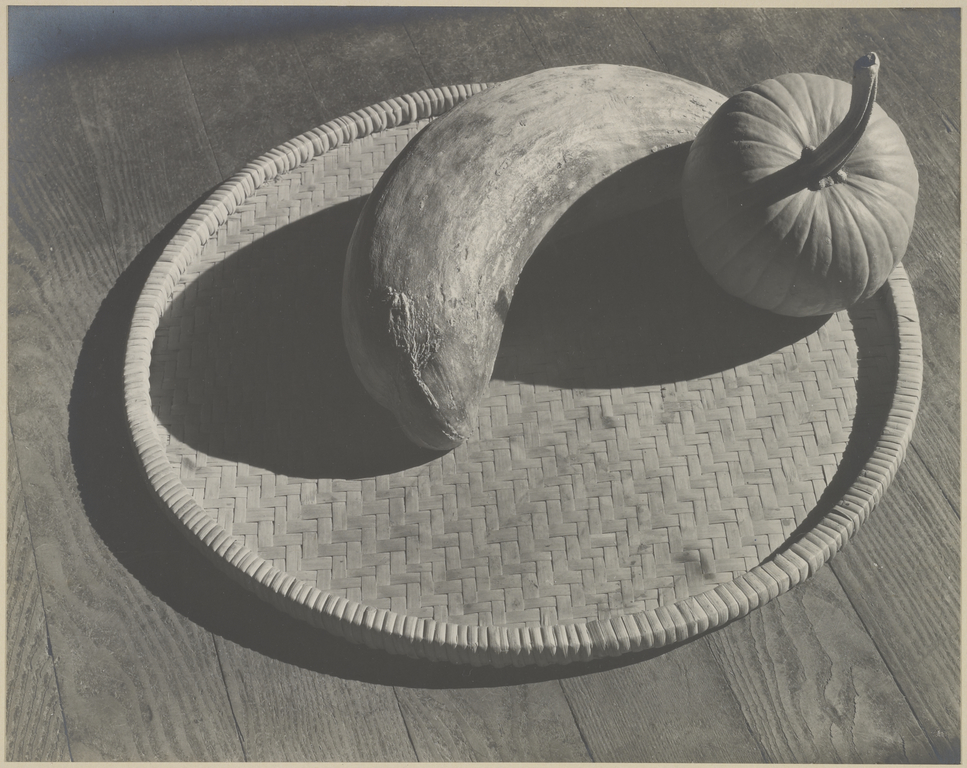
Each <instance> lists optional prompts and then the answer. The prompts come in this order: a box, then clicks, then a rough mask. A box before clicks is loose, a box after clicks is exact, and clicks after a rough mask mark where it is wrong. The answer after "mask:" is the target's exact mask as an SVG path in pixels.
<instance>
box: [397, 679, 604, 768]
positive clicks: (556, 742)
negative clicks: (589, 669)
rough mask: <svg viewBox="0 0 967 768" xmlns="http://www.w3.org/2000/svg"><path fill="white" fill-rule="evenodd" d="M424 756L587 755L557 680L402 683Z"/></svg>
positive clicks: (531, 758)
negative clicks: (451, 685)
mask: <svg viewBox="0 0 967 768" xmlns="http://www.w3.org/2000/svg"><path fill="white" fill-rule="evenodd" d="M397 696H399V701H400V708H401V710H402V712H403V716H404V717H405V718H406V722H407V725H408V727H409V731H410V737H411V738H412V740H413V746H414V748H415V749H416V754H417V757H418V759H419V760H420V761H421V762H426V761H431V762H470V761H474V762H476V761H510V762H547V761H553V762H571V761H582V762H583V761H587V760H588V759H589V757H590V756H589V754H588V750H587V749H586V748H585V746H584V742H583V741H582V739H581V734H580V732H579V731H578V729H577V727H576V726H575V724H574V718H573V716H572V715H571V711H570V708H569V707H568V704H567V701H566V699H565V698H564V696H562V695H561V686H560V683H559V682H557V681H553V680H552V681H547V682H543V683H529V684H525V685H513V686H510V687H508V688H474V689H464V690H433V689H427V688H416V689H413V688H399V689H397Z"/></svg>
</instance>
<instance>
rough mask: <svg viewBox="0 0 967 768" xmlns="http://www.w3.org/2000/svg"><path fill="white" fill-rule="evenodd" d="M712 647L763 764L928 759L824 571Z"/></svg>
mask: <svg viewBox="0 0 967 768" xmlns="http://www.w3.org/2000/svg"><path fill="white" fill-rule="evenodd" d="M842 557H843V558H844V559H848V556H847V555H846V554H844V555H842ZM711 645H712V648H713V651H714V653H715V656H716V658H718V659H719V661H720V663H721V664H722V666H723V668H724V669H725V670H726V674H727V676H728V679H729V680H730V681H731V686H732V690H733V691H735V695H736V697H737V698H738V700H739V703H740V706H741V707H742V711H743V712H744V713H745V717H746V719H747V720H748V721H749V730H750V731H751V732H752V733H754V734H756V737H757V741H758V742H759V743H760V745H761V748H762V752H763V757H764V759H765V760H767V761H768V762H777V763H788V762H792V763H922V762H931V761H932V760H933V759H934V754H933V750H932V749H931V747H930V743H929V742H928V740H927V737H926V735H925V734H924V732H923V730H922V729H921V727H920V724H919V723H918V721H917V719H916V718H915V717H914V715H913V712H912V711H911V709H910V707H909V705H908V704H907V701H906V699H905V698H904V696H903V693H902V692H901V691H900V689H899V688H898V687H897V684H896V682H895V681H894V679H893V678H892V677H891V675H890V672H889V670H888V669H887V668H886V665H885V664H884V661H883V659H882V658H881V657H880V653H879V650H878V649H877V647H876V646H875V645H874V643H873V642H872V641H871V639H870V637H869V636H868V635H867V634H866V630H865V628H864V626H863V624H862V622H861V621H860V619H859V618H858V617H857V615H856V612H855V611H854V610H853V607H852V606H851V605H850V603H849V600H848V599H847V598H846V596H845V595H844V593H843V590H842V588H841V587H840V584H839V582H837V580H836V577H835V575H834V574H833V572H832V571H831V570H829V569H823V570H821V571H820V572H819V573H818V574H816V575H815V576H813V577H812V578H811V579H810V582H809V585H808V589H806V588H796V589H793V590H792V591H791V592H789V593H788V594H785V595H782V596H780V597H779V598H778V599H777V600H774V601H772V602H771V603H769V604H767V605H765V606H763V607H761V608H760V609H758V610H756V611H754V612H753V613H751V614H750V615H749V616H747V617H745V618H744V619H743V620H741V621H737V622H735V623H734V624H732V625H730V626H729V627H727V628H726V629H725V630H723V631H721V632H716V633H715V634H713V635H712V636H711Z"/></svg>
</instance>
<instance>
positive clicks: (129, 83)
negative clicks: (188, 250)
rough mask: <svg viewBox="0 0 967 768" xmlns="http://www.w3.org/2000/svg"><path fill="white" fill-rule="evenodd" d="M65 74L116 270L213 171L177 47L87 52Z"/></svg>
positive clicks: (205, 185)
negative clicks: (118, 52) (95, 55)
mask: <svg viewBox="0 0 967 768" xmlns="http://www.w3.org/2000/svg"><path fill="white" fill-rule="evenodd" d="M68 78H69V81H70V86H71V96H72V98H73V101H74V103H75V104H76V106H77V111H78V113H79V115H80V122H81V126H82V127H83V131H84V138H85V139H86V142H87V146H89V147H90V150H91V155H92V157H91V161H92V165H93V169H94V173H95V179H96V182H97V189H98V192H99V196H100V201H101V204H102V206H103V210H104V219H105V224H106V226H107V231H108V232H109V233H110V235H111V245H112V246H113V248H114V251H115V252H116V253H117V258H118V262H119V266H120V268H121V269H123V268H125V267H126V266H127V265H128V264H130V263H131V261H132V260H133V259H134V257H135V256H136V255H137V254H138V253H139V252H140V251H141V250H142V249H143V248H144V247H145V246H146V245H147V244H148V242H149V241H150V240H151V238H152V237H153V236H154V235H155V234H156V233H157V232H158V231H160V230H161V229H163V228H164V227H165V225H167V224H168V223H169V222H170V221H171V220H172V219H173V218H174V217H175V216H176V215H178V214H180V213H182V211H184V210H185V209H186V208H187V207H188V206H189V205H190V204H191V203H192V202H193V201H195V200H197V199H198V198H199V196H201V195H202V193H204V192H205V191H206V190H208V189H210V188H211V187H213V186H214V185H216V184H217V183H218V182H220V181H221V177H220V176H219V173H218V167H217V165H216V164H215V158H214V156H213V155H212V150H211V147H210V146H209V144H208V140H207V137H206V136H205V132H204V126H203V125H202V124H201V118H200V117H199V115H198V110H197V108H196V107H195V104H194V100H193V99H192V95H191V91H190V89H189V86H188V79H187V77H186V75H185V71H184V67H183V66H182V63H181V57H180V56H179V55H178V52H177V51H175V50H164V51H157V52H156V51H151V52H149V53H145V54H143V55H140V56H126V57H100V58H97V59H93V60H90V59H88V60H85V61H83V62H80V63H78V64H75V65H73V66H71V67H70V68H69V69H68Z"/></svg>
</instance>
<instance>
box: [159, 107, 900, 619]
mask: <svg viewBox="0 0 967 768" xmlns="http://www.w3.org/2000/svg"><path fill="white" fill-rule="evenodd" d="M424 124H425V121H421V122H419V123H416V124H413V125H410V126H406V127H405V128H398V129H395V130H393V131H386V132H384V133H377V134H375V135H372V136H368V137H365V138H362V139H359V140H357V141H355V142H353V143H352V144H351V145H346V146H342V147H339V148H338V149H337V150H335V151H332V152H329V153H326V154H323V155H321V156H320V157H318V158H316V159H314V160H311V161H310V162H308V163H306V164H305V165H304V166H301V167H299V168H297V169H296V170H295V171H292V172H290V173H288V174H285V175H284V176H281V177H279V178H278V179H276V180H275V181H274V182H273V183H272V184H271V185H266V186H265V188H264V189H259V190H257V191H256V193H255V194H254V195H253V196H252V197H251V198H250V199H248V200H246V201H245V202H244V203H243V204H241V205H239V207H238V209H237V210H236V211H235V212H234V213H233V214H232V215H231V216H230V217H229V220H228V222H227V223H226V225H225V226H222V227H221V228H220V229H219V231H218V233H217V237H213V238H212V239H211V240H209V242H208V243H207V244H206V246H205V247H204V249H203V252H202V256H201V258H199V259H196V260H195V261H194V262H193V263H192V264H191V266H190V269H189V271H188V272H186V273H185V274H183V275H182V276H181V278H180V282H179V284H178V285H177V287H176V289H175V292H174V295H173V297H172V301H171V304H170V305H169V307H168V308H167V310H166V312H165V314H164V316H163V318H162V322H161V326H160V327H159V329H158V331H157V334H156V337H155V343H154V350H153V353H152V358H151V359H152V362H151V395H152V405H153V410H154V412H155V414H156V416H157V418H158V422H159V430H160V431H161V433H162V435H163V436H164V440H165V442H166V444H167V451H168V457H169V460H170V462H171V463H172V465H173V466H174V467H176V468H177V469H178V471H179V472H180V477H181V481H182V482H183V484H184V485H185V486H186V487H187V488H189V489H191V490H192V493H193V494H194V496H195V498H196V500H197V501H198V503H199V504H201V505H202V506H203V507H204V509H205V510H206V511H207V512H208V513H210V514H211V516H212V517H213V518H215V519H216V520H217V521H218V523H219V524H220V525H221V526H223V527H224V528H225V529H226V530H227V531H229V532H230V533H231V535H232V536H234V537H236V539H237V540H238V541H239V542H241V543H243V544H244V545H245V546H247V547H249V548H250V549H251V550H253V551H255V552H257V553H258V554H259V555H261V556H262V557H264V558H266V559H268V560H270V561H271V562H272V563H273V564H274V565H276V566H277V567H278V568H280V569H282V570H284V571H286V572H288V573H290V574H292V575H294V576H296V577H297V578H299V579H301V580H303V581H305V582H308V583H309V584H312V585H315V586H317V587H318V588H319V589H321V590H324V591H327V592H331V593H334V594H336V595H340V596H343V597H346V598H348V599H350V600H354V601H359V602H362V603H364V604H367V605H372V606H375V607H379V608H386V609H390V610H392V611H395V612H398V613H400V614H405V615H413V616H418V617H424V618H432V619H434V620H437V621H446V622H451V623H457V624H461V623H463V624H469V625H478V626H485V625H499V626H518V627H524V626H537V625H550V624H559V623H569V622H579V623H580V622H586V621H589V620H593V619H607V618H612V617H616V616H620V615H623V614H627V613H631V612H635V611H640V610H643V609H653V608H655V607H657V606H659V605H664V604H669V603H672V602H675V601H678V600H681V599H683V598H685V597H688V596H690V595H691V596H694V595H697V594H701V593H702V592H705V591H708V590H711V589H714V587H715V586H716V585H718V584H720V583H724V582H729V581H731V580H733V579H734V578H735V577H736V576H737V575H739V574H742V573H745V572H747V571H748V570H750V569H751V568H752V567H753V566H755V565H757V564H759V563H761V562H762V561H763V560H764V559H765V558H766V557H767V556H768V555H769V554H770V553H772V552H774V551H775V550H776V549H777V548H778V547H780V545H782V544H783V542H785V541H786V540H787V538H788V537H789V535H790V534H791V533H792V532H793V531H794V530H795V529H796V527H797V526H798V525H799V524H800V523H802V522H803V520H804V519H805V518H806V516H807V514H808V513H809V512H810V511H811V510H812V509H813V508H814V507H815V506H816V505H817V502H818V501H819V499H820V497H821V496H822V495H823V493H824V491H825V489H826V488H827V486H828V485H829V483H830V481H831V479H832V477H833V475H834V474H835V472H836V470H837V466H838V465H839V463H840V460H841V457H842V454H843V451H844V449H845V447H846V444H847V441H848V439H849V436H850V433H851V430H852V429H853V419H854V414H855V410H856V399H857V398H856V380H857V370H858V367H857V366H858V363H857V344H856V340H855V338H854V328H853V324H854V322H870V323H872V324H874V325H875V324H878V323H883V324H885V325H886V327H889V320H888V319H883V318H877V317H870V318H867V319H864V318H863V313H864V312H867V313H874V314H875V313H877V312H883V311H884V310H882V309H878V305H874V304H871V305H870V306H869V307H868V308H862V309H860V310H857V311H855V312H853V313H852V316H851V315H849V314H847V313H845V312H844V313H840V314H838V315H836V316H834V317H832V318H830V319H829V320H828V321H826V322H825V323H824V324H822V325H819V327H817V328H815V329H813V330H812V331H811V332H810V333H809V334H807V335H805V336H804V337H803V338H799V339H796V340H792V341H791V342H790V343H788V344H786V345H785V346H782V348H780V349H777V350H774V351H770V352H769V353H768V354H764V355H762V356H760V357H758V358H757V359H754V360H751V361H742V362H736V364H735V365H732V366H730V367H727V368H724V369H722V370H715V371H711V372H704V373H703V374H702V375H698V376H694V377H691V378H685V379H683V380H673V381H655V382H651V383H649V382H647V381H645V378H644V377H642V376H639V377H638V378H639V379H640V380H641V381H644V383H635V377H636V372H638V373H640V372H641V371H642V370H643V368H642V365H643V363H642V362H641V361H642V360H646V361H647V360H648V359H649V357H648V356H649V355H651V356H652V358H651V359H657V358H659V357H661V355H662V354H665V356H666V358H667V357H668V351H667V349H666V350H665V351H664V352H663V351H662V349H660V348H659V347H660V344H659V345H658V346H656V347H655V349H653V350H651V352H649V350H647V349H637V348H635V347H634V346H633V345H635V344H639V345H640V344H641V343H642V342H641V339H642V334H641V333H640V332H638V331H636V327H637V326H636V323H635V322H634V318H631V319H628V320H627V322H624V323H623V324H619V325H618V326H614V327H612V330H611V331H610V332H605V333H603V332H602V330H601V328H600V327H597V328H595V327H593V324H591V323H584V324H583V325H582V323H576V324H574V325H573V326H568V331H567V337H566V339H565V340H563V341H562V340H561V335H560V333H559V332H558V333H557V335H555V329H554V328H553V327H551V328H545V329H543V330H542V327H540V326H539V324H538V326H533V327H532V326H529V325H528V324H527V323H526V322H524V321H521V322H519V323H518V324H517V327H518V329H519V330H518V332H516V333H511V332H510V329H511V325H512V324H513V323H512V320H513V317H512V318H511V320H509V323H510V325H509V326H508V328H509V331H508V333H507V334H506V335H505V338H504V341H503V347H502V350H501V359H500V361H498V370H497V373H498V375H499V376H501V377H502V378H497V377H496V376H495V378H494V380H493V381H492V382H491V386H490V390H489V394H488V397H487V398H486V400H485V402H484V403H483V406H482V408H481V412H480V419H479V434H478V435H477V437H476V438H474V439H473V440H471V441H469V442H468V443H466V444H464V445H461V446H460V447H459V448H457V449H456V450H454V451H453V452H451V453H448V454H445V455H442V456H438V455H423V454H413V455H411V456H410V457H409V459H407V454H406V453H405V451H403V452H402V453H401V454H400V456H401V457H403V458H401V459H400V462H398V463H397V464H393V465H391V464H387V463H386V462H385V461H383V460H382V459H381V460H380V461H381V462H382V463H379V462H375V460H374V463H373V464H372V465H371V466H372V467H373V468H374V470H375V471H374V472H373V474H372V475H370V476H367V475H366V474H365V473H362V476H354V477H351V475H352V474H353V473H350V472H342V473H340V472H336V471H332V472H325V471H324V469H325V467H324V466H322V464H319V467H320V469H319V471H318V472H315V471H314V470H313V471H309V470H310V469H311V468H313V467H314V466H315V465H314V464H313V460H312V456H313V451H314V450H317V448H318V446H326V440H327V431H326V427H325V422H324V421H320V422H319V424H318V428H317V426H316V425H315V424H314V423H312V418H313V417H312V409H311V407H309V406H306V407H302V404H309V405H311V403H312V397H313V395H312V394H311V393H312V392H313V391H314V388H316V387H317V385H318V382H322V381H329V382H331V381H332V380H333V377H335V376H337V373H336V372H334V371H335V369H336V363H334V362H333V361H334V360H338V361H339V365H341V366H343V367H345V366H346V365H347V363H346V362H345V360H344V359H343V358H341V357H340V354H341V352H342V350H341V348H340V347H339V346H338V345H339V344H341V328H340V327H339V325H338V317H339V315H338V306H337V307H336V308H335V310H334V311H332V308H331V307H329V308H327V306H326V303H327V302H328V304H332V303H333V302H338V295H339V293H338V281H339V279H340V276H341V271H340V270H341V263H340V262H339V261H338V256H339V254H340V253H341V248H343V247H344V245H345V241H346V239H347V238H348V232H349V231H350V230H351V221H352V216H353V214H354V212H356V211H357V210H358V209H356V208H352V207H351V206H352V201H355V200H357V199H358V198H360V197H361V196H363V195H365V194H366V193H368V192H369V191H370V190H371V189H372V186H373V184H374V183H375V181H376V180H377V179H378V177H379V175H380V173H381V171H382V169H384V168H385V167H386V166H387V164H388V163H389V161H390V160H391V159H392V157H393V156H395V154H396V153H397V152H398V151H399V150H400V149H401V148H402V146H403V145H404V144H405V143H406V141H408V140H409V139H410V138H411V137H412V136H413V135H414V134H415V133H416V131H418V130H419V129H420V128H421V127H422V126H423V125H424ZM340 204H345V205H343V206H342V209H340V208H339V207H338V206H340ZM346 206H350V207H348V208H347V207H346ZM330 210H334V211H336V213H333V214H332V215H333V216H334V218H333V219H332V221H330V220H324V219H318V221H317V222H316V223H317V224H318V226H316V227H313V226H311V225H312V222H313V220H314V219H315V218H316V216H313V219H310V218H307V217H309V216H310V215H325V213H326V211H330ZM339 210H343V211H344V213H343V214H340V216H341V217H342V218H339V217H338V216H337V213H338V211H339ZM303 219H304V220H305V221H304V225H305V230H304V231H303V232H302V234H300V235H299V236H298V238H296V237H295V236H288V235H285V232H286V230H285V229H284V228H286V225H291V224H294V223H295V222H297V221H298V220H303ZM347 222H348V224H347ZM326 226H331V227H334V228H337V229H339V233H338V235H332V238H333V241H332V243H330V245H331V250H332V252H333V254H334V255H332V256H327V257H324V258H328V259H329V262H327V264H322V263H321V261H320V259H321V258H323V257H319V256H318V255H317V251H318V252H319V253H321V252H323V251H324V250H325V245H326V244H325V240H326V237H327V234H326V232H327V230H326V228H325V227H326ZM317 240H318V241H319V242H316V241H317ZM256 245H258V246H259V250H257V251H253V248H254V247H255V246H256ZM293 248H301V249H302V250H301V251H299V253H294V252H293ZM314 259H315V261H314ZM281 266H285V267H286V269H287V270H288V274H287V276H286V277H285V279H284V280H282V281H280V280H279V279H278V278H277V275H276V273H277V271H278V270H280V269H281ZM290 267H291V268H292V269H289V268H290ZM323 281H325V284H323ZM334 285H335V287H333V286H334ZM572 290H573V287H572ZM260 291H261V292H262V293H261V294H260V293H259V292H260ZM273 291H274V292H275V293H273ZM266 292H268V293H269V294H270V300H266V301H262V303H258V302H255V301H249V299H251V298H252V297H255V296H258V295H263V294H265V293H266ZM519 295H520V294H518V296H519ZM272 297H274V298H272ZM609 311H610V312H611V313H612V315H613V314H614V313H615V312H618V313H620V312H621V311H624V310H622V308H621V307H619V308H618V309H614V308H611V309H609ZM627 311H628V312H637V311H638V310H637V309H636V308H635V307H634V306H633V305H632V304H630V303H629V305H628V310H627ZM290 312H297V313H298V312H301V313H307V312H309V313H312V312H315V314H309V315H305V314H303V315H300V317H312V318H314V322H316V323H317V325H316V326H314V330H315V331H318V334H317V336H316V337H315V338H317V339H320V342H319V345H318V346H314V344H315V339H314V338H313V337H312V335H311V334H310V335H307V337H306V338H299V337H298V332H297V330H293V327H294V326H295V325H297V324H295V323H294V324H293V325H292V326H290V325H286V322H285V321H283V320H280V319H279V318H280V316H284V315H286V314H287V313H290ZM562 317H563V315H562ZM609 317H610V315H609ZM619 319H620V318H619ZM327 323H329V325H328V326H327V325H326V324H327ZM532 325H533V324H532ZM582 327H584V328H586V332H584V331H582V330H581V329H582ZM535 328H536V330H535ZM558 331H559V329H558ZM545 332H546V334H547V335H546V338H541V337H540V334H541V333H545ZM582 333H584V338H580V336H581V334H582ZM535 334H536V336H535ZM326 335H328V336H329V337H330V338H328V340H327V341H323V340H322V337H324V336H326ZM334 339H336V341H334ZM629 345H632V346H631V347H629ZM629 348H631V349H633V350H634V352H633V354H632V353H629V352H628V351H627V350H628V349H629ZM325 349H328V350H329V353H328V354H326V355H323V354H322V350H325ZM317 356H321V357H323V358H324V359H321V360H318V361H315V358H316V357H317ZM290 359H301V362H299V363H286V362H285V361H286V360H290ZM280 361H282V362H280ZM578 362H579V363H580V366H582V369H583V370H585V371H588V372H590V373H587V374H582V373H581V371H580V370H578V371H577V372H575V371H574V370H573V365H572V363H573V364H574V365H576V364H577V363H578ZM280 365H281V366H282V370H280ZM286 365H290V366H291V367H289V368H286ZM300 366H302V367H300ZM568 366H571V367H570V368H569V367H568ZM565 369H567V371H568V372H567V373H566V374H565V373H560V374H558V373H556V372H560V371H563V370H565ZM609 371H610V372H611V374H613V375H612V380H613V381H615V382H618V385H616V386H601V387H595V386H588V384H589V383H590V384H594V383H596V382H598V381H599V380H606V379H607V378H608V376H607V375H606V374H608V372H609ZM602 372H603V373H602ZM340 381H342V382H343V383H342V384H340V385H339V386H341V387H343V388H344V389H345V391H347V392H349V390H350V389H351V388H352V387H353V386H354V382H353V380H352V379H351V378H350V377H348V376H346V377H344V378H343V379H341V380H340ZM335 386H336V385H333V384H331V385H330V389H329V390H327V391H326V396H327V397H329V398H330V399H331V398H333V397H338V396H339V392H340V390H339V389H334V387H335ZM307 393H308V394H307ZM347 398H349V395H347ZM349 399H350V400H351V402H353V403H359V402H362V400H361V399H360V396H359V394H358V392H357V393H355V394H352V397H351V398H349ZM294 402H295V403H297V404H299V407H292V408H289V409H288V410H287V409H286V403H294ZM327 407H328V408H329V410H328V411H327V413H330V414H331V415H332V418H333V419H337V418H342V417H343V415H344V414H341V413H340V406H339V403H336V404H335V406H334V405H333V403H332V402H328V404H327ZM348 407H349V406H347V408H348ZM373 408H374V409H375V406H374V407H373ZM300 409H301V410H300ZM366 413H367V414H375V413H376V410H369V411H366ZM260 414H262V415H261V416H260ZM265 414H268V415H265ZM286 414H288V415H287V416H286ZM320 418H321V417H320ZM366 418H368V419H369V420H370V421H372V420H373V419H376V418H378V417H377V416H376V415H373V416H367V417H366ZM306 420H308V426H307V421H306ZM367 423H368V422H367ZM252 424H257V425H261V426H260V427H258V429H256V428H255V427H253V426H252ZM259 430H262V431H259ZM333 434H336V435H337V436H336V437H332V440H333V441H335V442H336V444H335V445H329V446H328V447H325V448H324V450H328V451H329V452H330V453H332V454H346V453H351V452H352V451H353V450H357V451H358V446H355V447H354V446H353V445H351V439H352V434H353V433H352V431H351V430H349V431H347V430H342V431H340V432H338V433H333ZM367 434H370V435H371V434H372V433H371V432H369V433H367ZM337 438H338V439H337ZM393 439H395V438H393ZM387 440H389V441H390V442H392V440H391V438H387ZM266 446H268V447H266ZM272 446H276V447H278V456H277V458H278V460H277V461H274V460H272V457H273V454H272V450H273V448H272ZM374 450H375V448H374ZM360 456H361V457H362V458H360V460H359V464H358V466H361V467H365V466H366V458H365V452H364V453H362V454H360ZM256 457H257V459H258V461H261V462H262V464H264V465H265V466H260V465H259V463H258V461H256ZM266 457H268V458H266ZM263 459H265V460H264V461H263ZM270 465H271V466H272V468H271V469H269V468H267V467H268V466H270ZM333 466H335V465H333ZM287 467H291V468H293V470H296V469H297V470H298V471H303V473H304V474H305V475H306V476H290V474H286V473H285V472H284V471H282V470H285V469H286V468H287ZM387 467H389V469H391V470H392V471H382V470H383V469H386V468H387Z"/></svg>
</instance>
